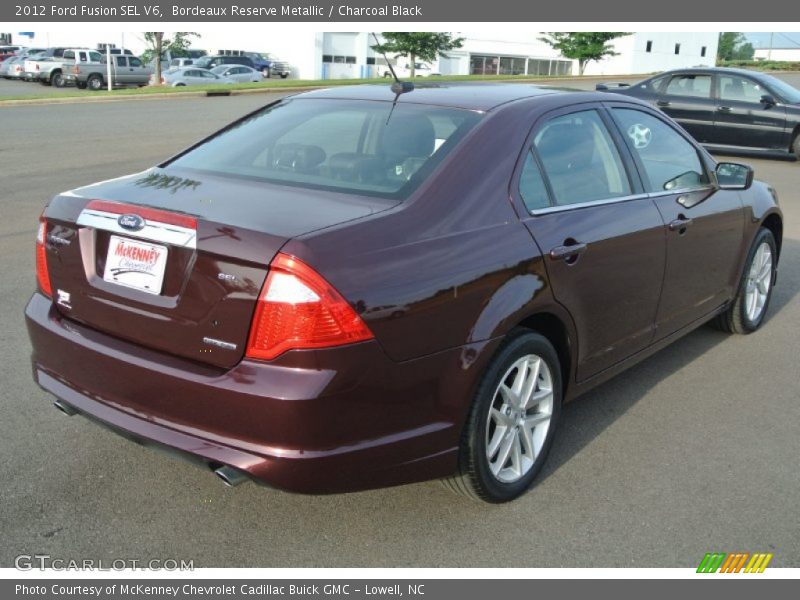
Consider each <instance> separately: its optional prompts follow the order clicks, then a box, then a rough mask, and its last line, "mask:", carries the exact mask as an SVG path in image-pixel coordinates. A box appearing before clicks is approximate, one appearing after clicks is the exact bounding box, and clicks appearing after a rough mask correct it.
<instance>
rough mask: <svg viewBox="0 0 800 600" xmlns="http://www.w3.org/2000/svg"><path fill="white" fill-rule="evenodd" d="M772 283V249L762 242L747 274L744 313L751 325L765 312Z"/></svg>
mask: <svg viewBox="0 0 800 600" xmlns="http://www.w3.org/2000/svg"><path fill="white" fill-rule="evenodd" d="M771 283H772V248H771V247H770V245H769V244H768V243H767V242H762V243H761V245H760V246H759V247H758V250H756V253H755V254H754V255H753V262H751V263H750V270H749V271H748V273H747V281H746V283H745V293H744V311H745V314H746V315H747V319H748V320H749V321H750V322H751V323H756V322H757V321H758V320H759V319H760V318H761V314H762V313H763V312H764V306H766V304H767V298H768V297H769V286H770V285H771Z"/></svg>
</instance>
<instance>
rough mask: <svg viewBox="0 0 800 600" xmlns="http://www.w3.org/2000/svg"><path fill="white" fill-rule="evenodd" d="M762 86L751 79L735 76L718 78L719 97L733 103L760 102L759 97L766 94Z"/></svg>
mask: <svg viewBox="0 0 800 600" xmlns="http://www.w3.org/2000/svg"><path fill="white" fill-rule="evenodd" d="M768 93H769V92H767V91H766V90H765V89H764V86H763V85H761V84H760V83H756V82H755V81H753V80H752V79H746V78H744V77H738V76H736V75H720V76H719V97H720V99H721V100H732V101H734V102H755V103H758V102H761V96H763V95H764V94H768Z"/></svg>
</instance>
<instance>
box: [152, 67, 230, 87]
mask: <svg viewBox="0 0 800 600" xmlns="http://www.w3.org/2000/svg"><path fill="white" fill-rule="evenodd" d="M161 83H162V85H170V86H172V87H183V86H186V85H213V84H215V83H235V82H234V81H233V79H228V78H227V77H220V76H219V75H217V74H216V73H212V72H211V71H209V70H208V69H200V68H198V67H183V68H180V69H170V70H168V71H165V72H164V73H162V75H161Z"/></svg>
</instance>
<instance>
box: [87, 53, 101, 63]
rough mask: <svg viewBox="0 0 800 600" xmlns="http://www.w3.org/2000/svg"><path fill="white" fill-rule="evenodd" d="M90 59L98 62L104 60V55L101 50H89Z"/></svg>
mask: <svg viewBox="0 0 800 600" xmlns="http://www.w3.org/2000/svg"><path fill="white" fill-rule="evenodd" d="M89 60H90V61H92V62H96V63H98V62H100V61H101V60H103V55H102V54H100V53H99V52H89Z"/></svg>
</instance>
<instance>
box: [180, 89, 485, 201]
mask: <svg viewBox="0 0 800 600" xmlns="http://www.w3.org/2000/svg"><path fill="white" fill-rule="evenodd" d="M479 119H480V115H479V114H478V113H475V112H472V111H467V110H460V109H452V108H440V107H433V106H427V105H416V104H403V103H402V102H401V103H399V104H397V105H396V106H394V107H393V105H392V103H390V102H369V101H358V100H325V99H313V98H308V99H304V98H298V99H293V100H286V101H283V102H281V103H280V104H276V105H274V106H271V107H268V108H266V109H264V110H262V111H260V112H258V113H256V114H254V115H252V116H250V117H248V118H247V119H245V120H243V121H241V122H240V123H238V124H236V125H234V126H233V127H231V128H229V129H227V130H225V131H223V132H222V133H220V134H218V135H217V136H215V137H214V138H212V139H211V140H209V141H207V142H206V143H204V144H202V145H201V146H199V147H197V148H195V149H193V150H191V151H189V152H188V153H187V154H185V155H183V156H181V157H179V158H177V159H176V160H174V161H173V162H172V163H171V165H172V166H175V167H182V168H189V169H195V170H199V171H205V172H210V173H218V174H225V175H232V176H240V177H247V178H254V179H260V180H264V181H271V182H275V183H281V184H286V185H293V186H300V187H310V188H323V189H329V190H334V191H344V192H350V193H363V194H369V195H373V196H382V197H387V198H402V197H405V196H407V195H408V194H409V193H410V192H411V191H412V190H413V189H415V188H416V187H417V186H418V185H419V184H420V183H421V182H422V181H424V179H425V178H426V177H427V176H428V175H429V174H430V173H431V172H432V170H433V169H434V168H435V166H436V165H437V164H438V163H439V162H441V160H442V159H443V158H444V157H445V156H446V155H447V154H448V153H449V152H450V151H451V150H452V149H453V148H454V147H455V146H456V145H457V143H458V142H459V140H461V139H462V138H463V136H464V135H465V134H466V133H467V132H468V131H469V130H470V129H471V128H472V127H473V126H474V125H475V124H476V123H477V122H478V120H479Z"/></svg>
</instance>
